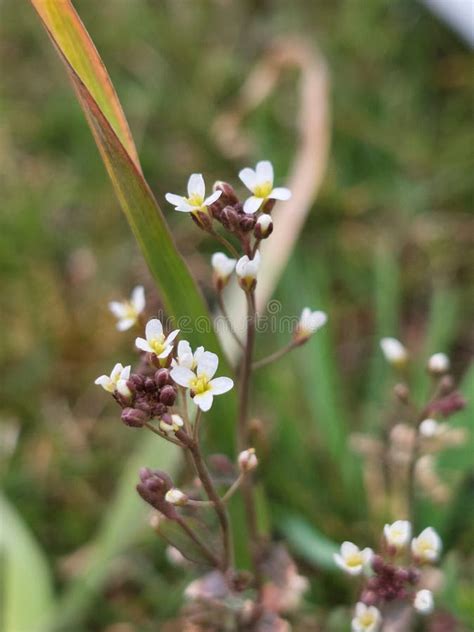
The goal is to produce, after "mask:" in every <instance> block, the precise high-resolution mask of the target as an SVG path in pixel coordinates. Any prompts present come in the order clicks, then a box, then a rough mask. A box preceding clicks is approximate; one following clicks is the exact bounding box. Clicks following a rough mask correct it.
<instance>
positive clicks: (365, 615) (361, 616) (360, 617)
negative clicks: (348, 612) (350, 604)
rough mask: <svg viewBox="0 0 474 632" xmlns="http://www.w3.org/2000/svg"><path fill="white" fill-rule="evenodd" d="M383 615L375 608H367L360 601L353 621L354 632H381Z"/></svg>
mask: <svg viewBox="0 0 474 632" xmlns="http://www.w3.org/2000/svg"><path fill="white" fill-rule="evenodd" d="M381 623H382V615H381V614H380V610H378V609H377V608H376V607H375V606H366V605H365V603H362V602H361V601H359V603H357V604H356V607H355V616H354V618H353V619H352V632H377V630H380V625H381Z"/></svg>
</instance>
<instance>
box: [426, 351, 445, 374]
mask: <svg viewBox="0 0 474 632" xmlns="http://www.w3.org/2000/svg"><path fill="white" fill-rule="evenodd" d="M449 365H450V363H449V358H448V356H447V355H446V354H445V353H435V354H434V355H432V356H431V358H430V359H429V360H428V371H429V372H430V373H431V374H432V375H443V373H446V372H447V371H449Z"/></svg>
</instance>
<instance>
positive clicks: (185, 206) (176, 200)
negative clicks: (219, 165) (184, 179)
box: [165, 173, 222, 213]
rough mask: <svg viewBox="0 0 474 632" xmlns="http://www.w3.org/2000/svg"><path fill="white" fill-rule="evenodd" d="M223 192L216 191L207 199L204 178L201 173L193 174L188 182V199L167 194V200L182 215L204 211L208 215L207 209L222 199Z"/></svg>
mask: <svg viewBox="0 0 474 632" xmlns="http://www.w3.org/2000/svg"><path fill="white" fill-rule="evenodd" d="M221 194H222V191H214V193H211V195H210V196H209V197H206V185H205V184H204V178H203V177H202V174H200V173H193V174H191V175H190V176H189V180H188V197H185V196H182V195H175V194H174V193H167V194H166V196H165V197H166V200H167V201H168V202H169V203H170V204H173V205H174V207H175V211H181V212H182V213H196V212H197V211H203V212H204V213H207V207H208V206H210V205H211V204H213V203H214V202H215V201H216V200H217V199H219V198H220V196H221Z"/></svg>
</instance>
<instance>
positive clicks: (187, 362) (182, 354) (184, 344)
mask: <svg viewBox="0 0 474 632" xmlns="http://www.w3.org/2000/svg"><path fill="white" fill-rule="evenodd" d="M203 353H204V347H198V348H197V349H196V351H195V352H194V353H193V350H192V349H191V345H190V344H189V342H188V341H187V340H180V341H179V342H178V349H177V352H176V360H175V359H174V358H173V359H172V360H171V366H173V367H174V366H184V367H186V368H187V369H191V371H194V369H195V368H196V367H197V363H198V361H199V358H200V357H201V355H202V354H203Z"/></svg>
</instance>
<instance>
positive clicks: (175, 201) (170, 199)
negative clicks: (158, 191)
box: [165, 193, 186, 206]
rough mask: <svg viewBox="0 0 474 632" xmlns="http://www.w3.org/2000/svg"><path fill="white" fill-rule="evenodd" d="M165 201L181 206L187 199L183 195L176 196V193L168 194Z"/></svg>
mask: <svg viewBox="0 0 474 632" xmlns="http://www.w3.org/2000/svg"><path fill="white" fill-rule="evenodd" d="M165 199H166V201H167V202H169V203H170V204H172V205H173V206H179V205H180V204H182V203H183V202H186V198H185V197H183V196H182V195H176V194H175V193H167V194H166V195H165Z"/></svg>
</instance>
